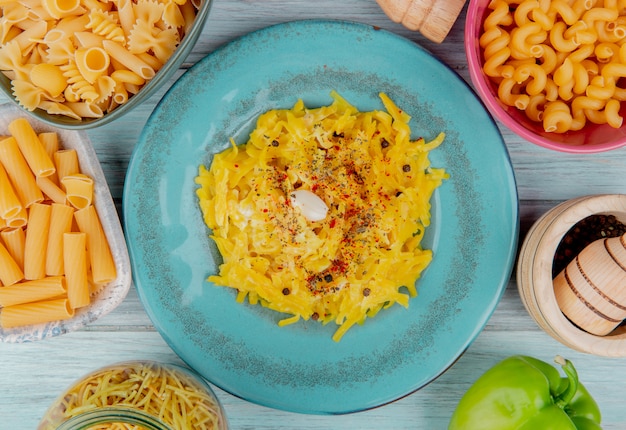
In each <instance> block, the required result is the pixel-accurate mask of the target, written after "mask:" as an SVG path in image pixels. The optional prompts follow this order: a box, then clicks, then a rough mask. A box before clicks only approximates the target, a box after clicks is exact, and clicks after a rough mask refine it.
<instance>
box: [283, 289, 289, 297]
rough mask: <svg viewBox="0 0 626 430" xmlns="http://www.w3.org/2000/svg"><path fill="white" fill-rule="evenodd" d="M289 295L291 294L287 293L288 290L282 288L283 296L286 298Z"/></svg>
mask: <svg viewBox="0 0 626 430" xmlns="http://www.w3.org/2000/svg"><path fill="white" fill-rule="evenodd" d="M289 293H291V291H289V288H283V296H288V295H289Z"/></svg>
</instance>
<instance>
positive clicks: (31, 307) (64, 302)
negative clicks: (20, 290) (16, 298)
mask: <svg viewBox="0 0 626 430" xmlns="http://www.w3.org/2000/svg"><path fill="white" fill-rule="evenodd" d="M73 316H74V310H73V309H72V308H71V307H70V305H69V300H68V299H54V300H43V301H39V302H32V303H24V304H21V305H14V306H7V307H6V308H3V309H2V311H1V312H0V326H2V327H3V328H13V327H19V326H24V325H31V324H41V323H46V322H51V321H58V320H65V319H68V318H72V317H73Z"/></svg>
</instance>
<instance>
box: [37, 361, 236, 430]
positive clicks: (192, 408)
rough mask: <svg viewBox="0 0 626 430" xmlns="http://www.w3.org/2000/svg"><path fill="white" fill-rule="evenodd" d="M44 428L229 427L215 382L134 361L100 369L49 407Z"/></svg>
mask: <svg viewBox="0 0 626 430" xmlns="http://www.w3.org/2000/svg"><path fill="white" fill-rule="evenodd" d="M37 428H38V430H53V429H54V430H79V429H80V430H104V429H109V430H113V429H133V430H187V429H194V430H196V429H206V430H227V429H228V422H227V419H226V415H225V413H224V410H223V408H222V405H221V403H220V402H219V400H218V398H217V396H216V395H215V393H214V392H213V390H212V389H211V387H210V386H209V385H208V384H207V383H206V382H205V381H204V380H203V379H202V378H200V377H199V376H198V375H196V374H195V373H193V372H192V371H190V370H189V369H186V368H184V367H181V366H178V365H174V364H164V363H158V362H155V361H146V360H143V361H128V362H121V363H116V364H113V365H110V366H106V367H103V368H101V369H98V370H96V371H94V372H92V373H90V374H88V375H86V376H85V377H84V378H82V379H81V380H80V381H78V382H76V383H75V384H74V385H72V386H71V387H70V388H69V389H68V390H66V391H65V392H64V393H63V394H62V395H60V396H59V397H58V398H57V399H56V401H55V402H54V403H53V404H52V405H51V406H50V407H49V408H48V410H47V411H46V413H45V415H44V417H43V419H42V420H41V422H40V423H39V426H38V427H37Z"/></svg>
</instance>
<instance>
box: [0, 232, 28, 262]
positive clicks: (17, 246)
mask: <svg viewBox="0 0 626 430" xmlns="http://www.w3.org/2000/svg"><path fill="white" fill-rule="evenodd" d="M0 238H2V242H4V246H5V247H6V249H7V251H9V254H11V257H13V260H15V262H16V263H17V265H18V266H19V267H20V268H23V267H24V247H25V244H26V233H25V232H24V229H23V228H21V227H19V228H7V229H5V230H2V232H0Z"/></svg>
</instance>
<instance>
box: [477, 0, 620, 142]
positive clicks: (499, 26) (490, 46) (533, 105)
mask: <svg viewBox="0 0 626 430" xmlns="http://www.w3.org/2000/svg"><path fill="white" fill-rule="evenodd" d="M480 46H481V48H482V53H483V59H484V63H483V71H484V73H485V74H486V75H487V76H488V77H489V79H490V80H492V81H493V82H494V83H495V85H496V86H497V94H498V97H499V99H500V100H501V101H502V103H503V104H505V105H507V106H511V107H515V108H517V109H520V110H522V111H524V112H525V113H526V116H527V117H528V118H530V119H531V120H532V121H535V122H539V123H542V125H543V128H544V130H545V131H547V132H554V133H565V132H567V131H570V130H572V131H575V130H580V129H582V128H583V127H584V126H585V125H586V124H591V123H593V124H608V125H610V126H611V127H614V128H619V127H621V125H622V123H623V117H622V115H621V114H620V109H621V104H622V102H623V101H624V100H626V88H624V87H623V84H622V82H621V79H622V78H624V77H626V1H624V0H492V1H491V2H490V3H489V6H488V11H487V15H486V18H485V20H484V22H483V30H482V33H481V36H480Z"/></svg>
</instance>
